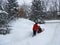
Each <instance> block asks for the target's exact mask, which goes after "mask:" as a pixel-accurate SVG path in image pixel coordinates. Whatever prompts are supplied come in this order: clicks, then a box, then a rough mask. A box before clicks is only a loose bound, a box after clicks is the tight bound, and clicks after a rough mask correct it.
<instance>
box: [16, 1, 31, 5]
mask: <svg viewBox="0 0 60 45" xmlns="http://www.w3.org/2000/svg"><path fill="white" fill-rule="evenodd" d="M17 1H18V4H19V5H22V4H24V3H25V4H27V5H31V2H32V0H17Z"/></svg>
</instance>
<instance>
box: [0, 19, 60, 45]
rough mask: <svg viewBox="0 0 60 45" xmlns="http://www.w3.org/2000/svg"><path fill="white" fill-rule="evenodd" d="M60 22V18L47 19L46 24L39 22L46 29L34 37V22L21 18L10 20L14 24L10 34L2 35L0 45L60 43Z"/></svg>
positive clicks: (48, 44)
mask: <svg viewBox="0 0 60 45" xmlns="http://www.w3.org/2000/svg"><path fill="white" fill-rule="evenodd" d="M47 22H50V23H47ZM51 22H53V23H51ZM54 22H56V23H54ZM59 22H60V20H58V21H57V20H53V21H46V23H45V24H39V25H40V26H41V28H42V29H44V32H42V33H40V34H37V35H36V36H35V37H32V26H33V24H34V22H32V21H30V20H27V19H23V18H19V19H17V20H15V21H12V22H10V25H11V26H12V27H11V28H12V30H11V33H10V34H7V35H0V45H60V35H59V34H60V23H59Z"/></svg>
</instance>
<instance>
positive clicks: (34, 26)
mask: <svg viewBox="0 0 60 45" xmlns="http://www.w3.org/2000/svg"><path fill="white" fill-rule="evenodd" d="M38 28H39V26H38V23H35V24H34V25H33V36H35V35H36V32H37V30H38Z"/></svg>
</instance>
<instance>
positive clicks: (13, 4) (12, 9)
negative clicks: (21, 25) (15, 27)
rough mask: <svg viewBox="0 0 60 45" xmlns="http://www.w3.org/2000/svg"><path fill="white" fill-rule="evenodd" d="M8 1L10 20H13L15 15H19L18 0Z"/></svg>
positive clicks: (7, 8) (7, 9) (7, 7)
mask: <svg viewBox="0 0 60 45" xmlns="http://www.w3.org/2000/svg"><path fill="white" fill-rule="evenodd" d="M7 1H8V3H7V4H6V7H5V8H6V12H7V13H8V19H9V21H10V20H12V19H13V18H14V17H16V16H17V7H18V4H17V1H16V0H7Z"/></svg>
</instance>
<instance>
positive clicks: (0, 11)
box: [0, 10, 8, 14]
mask: <svg viewBox="0 0 60 45" xmlns="http://www.w3.org/2000/svg"><path fill="white" fill-rule="evenodd" d="M0 13H6V14H8V13H7V12H6V11H2V10H0Z"/></svg>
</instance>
